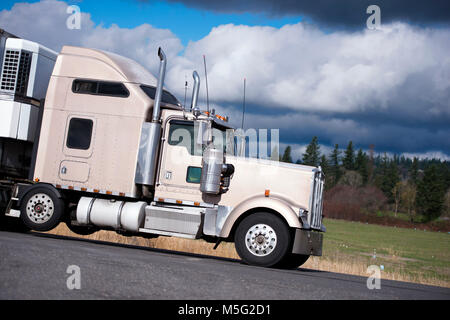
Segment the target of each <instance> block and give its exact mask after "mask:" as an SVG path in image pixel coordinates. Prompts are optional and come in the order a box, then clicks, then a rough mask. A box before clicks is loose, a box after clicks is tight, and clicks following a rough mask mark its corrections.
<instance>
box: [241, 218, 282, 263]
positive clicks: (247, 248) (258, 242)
mask: <svg viewBox="0 0 450 320" xmlns="http://www.w3.org/2000/svg"><path fill="white" fill-rule="evenodd" d="M234 241H235V247H236V251H237V253H238V254H239V256H240V257H241V259H242V260H243V261H244V262H246V263H248V264H251V265H256V266H262V267H274V266H277V265H278V264H279V263H280V262H281V261H282V260H283V258H284V257H285V256H286V255H287V254H288V252H289V247H290V243H291V235H290V232H289V227H288V226H287V225H286V223H285V222H284V221H283V220H282V219H281V218H279V217H277V216H276V215H274V214H271V213H268V212H258V213H254V214H251V215H249V216H248V217H246V218H245V219H244V220H242V222H241V223H240V224H239V226H238V227H237V229H236V233H235V239H234Z"/></svg>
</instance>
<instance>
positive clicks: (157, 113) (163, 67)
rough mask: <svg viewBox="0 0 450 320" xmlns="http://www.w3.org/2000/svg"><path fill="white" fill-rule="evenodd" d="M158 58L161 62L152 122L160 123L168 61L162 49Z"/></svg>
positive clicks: (159, 50)
mask: <svg viewBox="0 0 450 320" xmlns="http://www.w3.org/2000/svg"><path fill="white" fill-rule="evenodd" d="M158 56H159V59H160V60H161V62H160V64H159V76H158V84H157V86H156V93H155V101H154V103H153V117H152V122H159V118H160V116H161V97H162V92H163V86H164V77H165V76H166V63H167V59H166V55H165V54H164V51H163V50H162V49H161V47H159V48H158Z"/></svg>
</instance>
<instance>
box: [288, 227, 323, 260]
mask: <svg viewBox="0 0 450 320" xmlns="http://www.w3.org/2000/svg"><path fill="white" fill-rule="evenodd" d="M322 242H323V233H321V232H316V231H310V230H304V229H295V237H294V245H293V247H292V253H295V254H304V255H311V256H321V255H322Z"/></svg>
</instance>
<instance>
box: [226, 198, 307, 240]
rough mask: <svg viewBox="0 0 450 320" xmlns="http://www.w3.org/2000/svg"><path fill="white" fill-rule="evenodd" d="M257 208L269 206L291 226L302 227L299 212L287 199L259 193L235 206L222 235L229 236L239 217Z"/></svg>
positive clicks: (268, 207)
mask: <svg viewBox="0 0 450 320" xmlns="http://www.w3.org/2000/svg"><path fill="white" fill-rule="evenodd" d="M255 208H261V209H263V208H267V209H271V210H273V211H276V212H278V213H279V214H280V215H281V216H282V217H283V218H284V220H286V222H287V224H288V225H289V227H291V228H298V229H299V228H301V227H302V224H301V222H300V219H299V217H298V215H297V213H296V212H295V211H294V210H293V209H292V207H291V206H290V205H289V203H288V202H287V201H285V200H283V199H280V198H277V197H274V196H270V197H265V196H259V195H258V196H253V197H250V198H248V199H246V200H244V201H242V202H241V203H240V204H238V205H237V206H236V207H234V208H233V210H232V211H231V212H230V214H229V215H228V217H227V218H226V220H225V222H224V224H223V227H222V229H221V231H220V237H221V238H227V237H228V236H229V235H230V232H231V230H232V228H233V226H234V224H235V222H236V221H237V220H238V218H239V217H240V216H241V215H242V214H244V213H245V212H247V211H249V210H251V209H255Z"/></svg>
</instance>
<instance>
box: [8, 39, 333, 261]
mask: <svg viewBox="0 0 450 320" xmlns="http://www.w3.org/2000/svg"><path fill="white" fill-rule="evenodd" d="M0 34H1V42H0V44H1V46H3V47H0V51H1V56H0V57H1V59H2V74H1V78H0V80H1V87H0V118H1V119H0V122H1V126H2V127H1V129H0V157H1V161H0V180H1V181H0V209H1V211H2V214H4V216H6V217H10V218H9V219H11V217H14V218H20V220H21V221H22V222H23V224H24V225H25V226H26V227H27V228H29V229H32V230H36V231H48V230H51V229H53V228H55V227H56V226H57V225H58V224H59V223H60V222H64V223H66V224H67V226H68V227H69V228H70V229H71V230H72V231H74V232H76V233H78V234H90V233H93V232H96V231H98V230H100V229H105V230H114V231H116V232H118V233H120V234H124V235H135V236H142V237H157V236H174V237H181V238H189V239H204V240H206V241H208V242H211V246H213V244H214V243H215V246H214V248H216V246H217V245H219V243H220V242H221V241H232V242H234V243H235V247H236V251H237V253H238V254H239V256H240V257H241V258H242V260H243V261H244V262H246V263H248V264H251V265H258V266H265V267H282V268H293V267H297V266H300V265H302V264H303V263H304V262H305V261H306V260H307V259H308V257H309V256H311V255H316V256H320V255H321V254H322V239H323V232H324V231H325V227H324V226H323V225H322V193H323V186H324V174H323V173H322V171H321V169H320V167H319V168H316V167H310V166H303V165H295V164H287V163H281V162H278V161H270V160H265V159H257V158H249V157H245V156H244V155H240V156H237V155H235V149H236V147H235V143H234V141H235V138H234V136H233V135H234V129H233V128H232V127H230V126H229V125H228V122H227V118H226V117H223V116H220V115H216V114H215V113H214V111H213V110H211V111H204V110H201V108H200V107H199V106H198V105H197V100H198V93H199V84H200V78H199V76H198V74H197V73H196V72H195V71H194V73H193V77H194V86H193V95H192V103H191V106H190V108H185V107H183V106H182V105H181V104H180V103H179V102H178V100H177V99H176V98H175V96H174V95H172V94H171V93H170V92H169V91H167V90H166V89H165V88H164V77H165V70H166V60H167V59H166V56H165V54H164V52H163V50H161V49H159V51H158V57H159V62H160V67H159V74H158V76H157V77H155V76H153V75H152V74H150V73H149V72H148V71H147V70H146V69H145V68H143V67H142V66H141V65H139V64H138V63H136V62H134V61H132V60H130V59H128V58H125V57H122V56H119V55H117V54H113V53H109V52H105V51H101V50H95V49H88V48H81V47H72V46H64V47H63V48H62V50H61V52H60V53H59V54H57V53H55V52H53V51H51V50H49V49H47V48H45V47H43V46H41V45H39V44H36V43H34V42H31V41H27V40H23V39H18V38H17V37H14V36H13V35H11V34H8V33H6V32H3V31H2V32H1V33H0ZM26 59H28V60H26ZM155 59H156V57H155ZM25 60H26V61H25ZM24 87H25V89H24ZM27 89H28V91H27ZM30 89H33V90H30ZM34 89H36V90H34Z"/></svg>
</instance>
